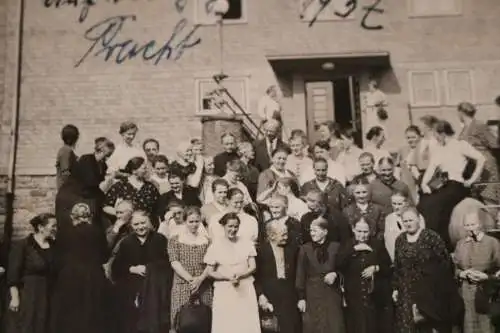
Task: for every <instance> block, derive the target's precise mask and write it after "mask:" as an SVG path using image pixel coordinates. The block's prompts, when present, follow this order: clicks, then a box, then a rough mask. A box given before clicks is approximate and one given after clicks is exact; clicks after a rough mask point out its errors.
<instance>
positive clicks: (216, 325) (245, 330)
mask: <svg viewBox="0 0 500 333" xmlns="http://www.w3.org/2000/svg"><path fill="white" fill-rule="evenodd" d="M256 255H257V253H256V251H255V247H254V245H253V244H252V242H249V241H247V240H244V239H239V240H237V241H236V242H231V241H229V240H228V239H227V238H221V239H218V240H216V241H215V242H214V243H212V244H211V245H210V246H209V248H208V250H207V254H206V255H205V263H206V264H207V265H211V266H215V269H216V271H219V272H220V273H222V274H231V275H232V274H238V273H241V272H244V271H246V270H247V269H248V260H249V259H250V258H253V257H255V256H256ZM212 332H217V333H235V332H238V333H261V329H260V322H259V308H258V304H257V296H256V293H255V288H254V278H253V276H250V277H247V278H244V279H241V280H240V283H239V285H237V286H234V285H233V284H232V283H231V282H230V281H215V282H214V297H213V303H212Z"/></svg>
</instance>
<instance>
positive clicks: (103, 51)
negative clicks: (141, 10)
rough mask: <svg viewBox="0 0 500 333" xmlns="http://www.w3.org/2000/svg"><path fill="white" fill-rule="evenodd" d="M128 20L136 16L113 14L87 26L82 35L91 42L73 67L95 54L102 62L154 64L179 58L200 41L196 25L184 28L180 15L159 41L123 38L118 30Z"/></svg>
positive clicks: (183, 21)
mask: <svg viewBox="0 0 500 333" xmlns="http://www.w3.org/2000/svg"><path fill="white" fill-rule="evenodd" d="M130 21H133V22H135V21H136V16H135V15H125V16H114V17H110V18H107V19H105V20H103V21H101V22H99V23H97V24H95V25H93V26H92V27H90V28H89V29H88V30H87V31H86V32H85V35H84V38H85V39H86V40H88V41H89V42H91V45H90V47H89V49H88V50H87V51H86V52H85V54H84V55H83V57H82V58H81V59H80V60H78V62H77V63H76V64H75V67H78V66H80V65H81V64H82V63H83V62H84V61H85V60H86V59H87V58H89V57H99V56H103V57H104V61H114V62H115V63H116V64H122V63H124V62H125V61H127V60H132V59H134V58H141V59H142V60H143V61H146V62H152V63H153V64H154V65H158V64H159V63H160V61H162V60H178V59H180V58H181V57H182V56H183V55H184V51H185V50H187V49H190V48H193V47H195V46H196V45H198V44H200V43H201V38H199V37H195V36H194V35H195V33H196V31H197V30H198V28H199V25H193V26H192V27H191V28H190V29H188V28H187V25H188V21H187V20H186V19H184V18H183V19H181V20H180V21H179V22H178V23H177V24H176V25H175V27H174V30H173V32H172V34H171V35H170V37H169V39H168V40H166V41H164V42H162V43H159V42H157V41H156V40H150V41H148V42H146V43H139V42H137V41H135V40H133V39H131V38H124V37H123V35H122V29H123V27H124V25H125V23H126V22H130Z"/></svg>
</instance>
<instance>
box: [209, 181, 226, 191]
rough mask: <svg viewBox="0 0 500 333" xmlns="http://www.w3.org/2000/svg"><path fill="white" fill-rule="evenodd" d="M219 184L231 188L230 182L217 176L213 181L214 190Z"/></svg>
mask: <svg viewBox="0 0 500 333" xmlns="http://www.w3.org/2000/svg"><path fill="white" fill-rule="evenodd" d="M217 186H224V187H227V189H228V190H229V183H228V182H227V180H225V179H223V178H217V179H215V180H214V181H213V182H212V192H215V190H216V189H217Z"/></svg>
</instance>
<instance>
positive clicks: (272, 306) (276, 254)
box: [255, 220, 301, 333]
mask: <svg viewBox="0 0 500 333" xmlns="http://www.w3.org/2000/svg"><path fill="white" fill-rule="evenodd" d="M266 234H267V240H266V241H265V242H264V243H262V245H261V247H260V249H259V252H258V255H257V260H256V263H257V272H256V276H255V277H256V280H255V287H256V291H257V295H258V297H259V306H260V308H261V309H262V310H263V311H272V313H273V314H274V315H276V317H277V319H278V325H279V328H280V332H287V333H299V332H300V331H301V322H300V313H299V312H298V308H297V301H298V297H297V291H296V289H295V275H296V262H297V255H298V246H297V244H296V242H293V241H288V228H287V227H286V225H284V224H282V223H280V222H279V221H272V220H271V221H270V222H268V223H267V224H266Z"/></svg>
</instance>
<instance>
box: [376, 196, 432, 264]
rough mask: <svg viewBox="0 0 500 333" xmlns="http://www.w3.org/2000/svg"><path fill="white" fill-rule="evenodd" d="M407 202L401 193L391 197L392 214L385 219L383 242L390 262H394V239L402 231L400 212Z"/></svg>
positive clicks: (423, 222)
mask: <svg viewBox="0 0 500 333" xmlns="http://www.w3.org/2000/svg"><path fill="white" fill-rule="evenodd" d="M409 202H410V201H409V198H408V197H407V196H406V195H405V194H403V193H402V192H395V193H394V194H393V195H392V196H391V204H392V213H390V214H389V215H387V217H386V218H385V229H384V242H385V247H386V249H387V252H389V256H390V257H391V260H392V261H394V246H395V244H396V238H398V236H399V235H400V234H401V233H402V232H403V231H404V229H403V221H402V219H401V212H402V211H403V210H404V209H405V208H407V207H408V206H409ZM420 226H421V227H422V228H425V221H424V218H423V217H422V215H420Z"/></svg>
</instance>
